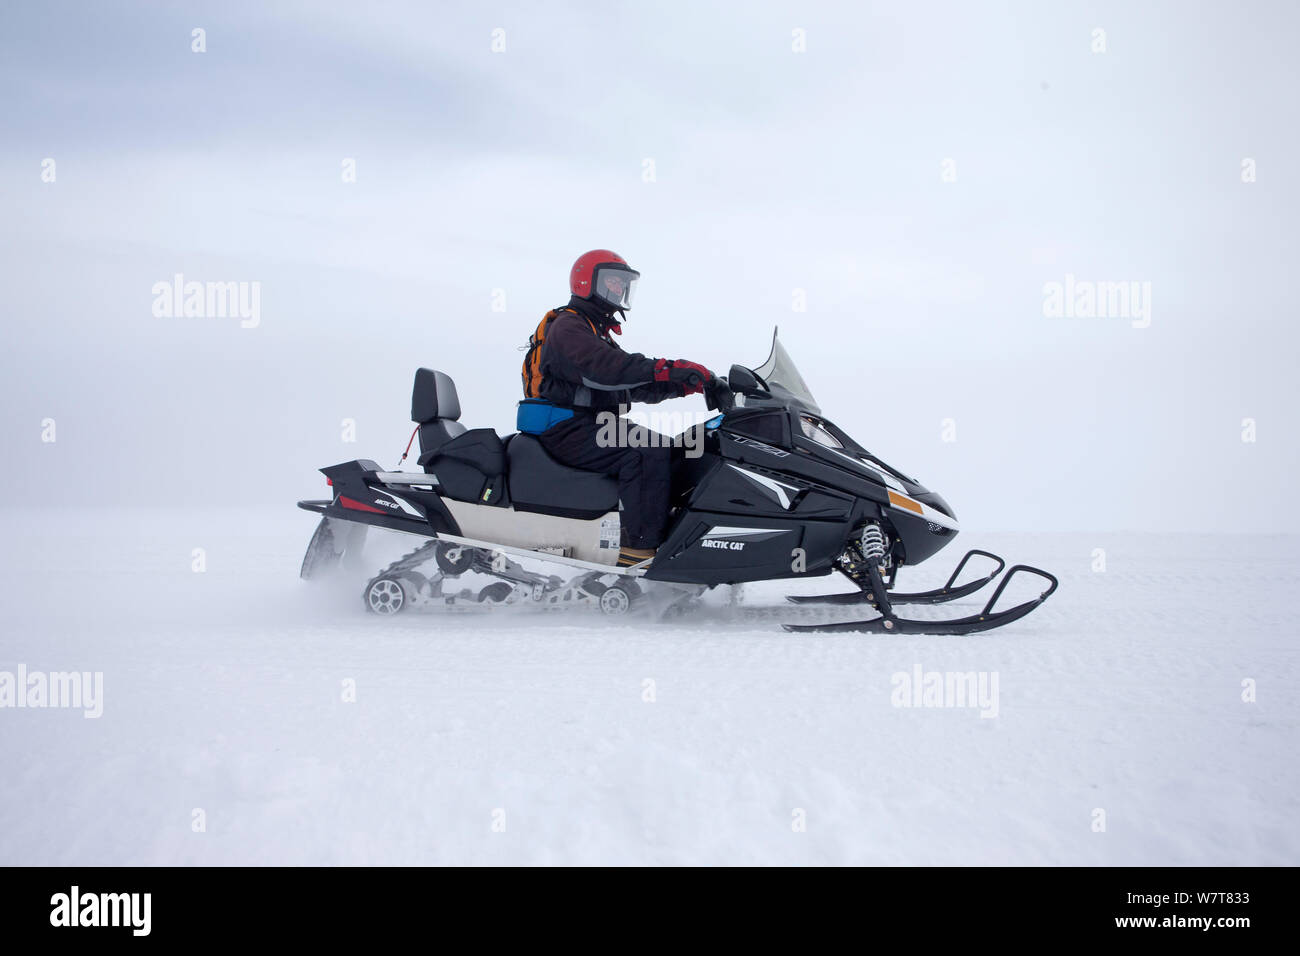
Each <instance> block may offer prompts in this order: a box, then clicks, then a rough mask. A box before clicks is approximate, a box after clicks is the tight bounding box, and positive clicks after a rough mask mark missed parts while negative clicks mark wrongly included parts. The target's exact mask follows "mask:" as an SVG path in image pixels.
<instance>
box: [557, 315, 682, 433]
mask: <svg viewBox="0 0 1300 956" xmlns="http://www.w3.org/2000/svg"><path fill="white" fill-rule="evenodd" d="M563 309H564V310H565V311H561V312H558V314H557V315H556V316H555V318H553V319H552V320H551V322H550V325H549V326H547V329H546V341H545V342H544V343H543V344H542V355H541V363H540V364H541V371H542V383H541V386H540V388H539V391H540V393H541V396H542V398H544V399H546V400H547V401H548V402H552V403H554V404H556V405H561V406H563V407H565V408H577V409H590V410H592V411H605V410H613V409H617V408H618V407H619V406H627V405H630V404H632V403H633V402H651V403H653V402H662V401H663V400H664V399H666V398H676V397H678V396H680V395H681V394H682V388H681V386H680V385H676V384H674V383H671V382H656V381H655V362H656V361H657V360H656V359H652V358H646V357H645V356H644V355H642V354H641V353H639V352H624V351H623V350H622V349H621V348H619V347H618V344H617V343H615V342H614V340H613V339H612V338H610V332H609V327H610V326H611V325H613V324H614V323H615V322H616V320H615V319H614V318H613V317H612V316H611V315H609V314H607V313H604V312H601V311H599V310H598V309H596V308H594V307H593V306H592V305H591V304H590V303H589V302H586V301H585V300H583V299H578V298H576V297H575V298H573V299H571V300H570V301H569V304H568V305H567V306H563ZM570 310H572V311H570Z"/></svg>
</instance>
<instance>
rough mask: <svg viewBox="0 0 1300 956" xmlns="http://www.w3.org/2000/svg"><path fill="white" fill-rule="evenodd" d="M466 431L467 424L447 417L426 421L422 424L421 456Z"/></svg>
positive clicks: (435, 449)
mask: <svg viewBox="0 0 1300 956" xmlns="http://www.w3.org/2000/svg"><path fill="white" fill-rule="evenodd" d="M465 431H466V429H465V426H464V425H462V424H461V423H460V422H453V421H451V420H450V419H446V418H440V419H438V420H437V421H432V422H425V423H424V424H423V425H421V426H420V457H421V458H423V457H424V456H425V455H427V454H428V453H429V452H432V451H437V450H438V449H439V448H441V447H442V446H443V445H445V444H447V442H449V441H451V440H452V439H453V438H456V437H457V436H459V435H463V434H465Z"/></svg>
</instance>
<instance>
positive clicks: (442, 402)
mask: <svg viewBox="0 0 1300 956" xmlns="http://www.w3.org/2000/svg"><path fill="white" fill-rule="evenodd" d="M458 418H460V397H459V396H458V395H457V394H456V383H455V382H453V381H452V380H451V376H450V375H448V374H447V373H446V372H438V371H435V370H434V369H431V368H421V369H416V372H415V387H414V388H412V389H411V421H413V422H415V423H416V424H417V425H424V424H426V423H427V422H432V421H437V420H438V419H449V420H451V421H453V422H454V421H456V419H458Z"/></svg>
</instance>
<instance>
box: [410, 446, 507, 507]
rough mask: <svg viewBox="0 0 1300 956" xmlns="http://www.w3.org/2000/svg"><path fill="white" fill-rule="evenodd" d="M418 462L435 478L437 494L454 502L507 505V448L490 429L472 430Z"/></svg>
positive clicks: (425, 455)
mask: <svg viewBox="0 0 1300 956" xmlns="http://www.w3.org/2000/svg"><path fill="white" fill-rule="evenodd" d="M419 463H420V464H421V465H422V466H423V467H424V470H425V471H426V472H428V473H429V474H432V475H435V476H437V479H438V491H439V493H440V494H443V495H446V496H447V497H448V498H454V499H456V500H457V501H470V502H473V503H474V504H480V505H499V506H501V507H503V508H504V507H505V506H506V505H508V504H510V495H509V492H508V489H507V488H506V449H505V443H504V442H502V441H501V436H500V435H498V434H497V433H496V432H495V431H493V430H492V429H491V428H471V429H470V430H469V431H465V432H462V433H461V434H459V435H456V436H455V437H453V438H450V439H448V440H447V441H445V442H443V443H442V444H441V445H439V446H438V447H437V448H435V449H433V451H426V452H424V453H422V454H421V455H420V458H419Z"/></svg>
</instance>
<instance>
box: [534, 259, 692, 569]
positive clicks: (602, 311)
mask: <svg viewBox="0 0 1300 956" xmlns="http://www.w3.org/2000/svg"><path fill="white" fill-rule="evenodd" d="M639 276H640V273H639V272H637V271H636V270H635V269H633V268H631V267H630V266H629V265H628V264H627V262H626V260H624V259H623V257H622V256H619V255H617V254H616V253H613V252H610V251H609V250H608V249H593V250H592V251H591V252H587V253H583V254H582V255H581V256H579V257H578V260H577V261H576V262H575V263H574V264H573V269H572V270H571V271H570V272H569V292H570V293H571V296H570V298H569V302H568V304H567V305H563V306H560V307H559V308H557V309H553V310H552V311H550V312H547V313H546V315H545V316H544V317H543V319H542V321H541V323H540V324H539V325H538V326H537V331H536V332H535V333H534V335H533V337H532V339H531V341H530V343H529V346H530V347H529V350H528V357H527V358H526V359H525V360H524V375H523V378H524V397H525V398H531V399H543V400H544V401H545V402H548V403H550V405H551V406H553V409H552V410H550V413H549V417H548V419H547V420H546V421H545V422H544V423H543V424H544V426H547V427H545V429H544V430H541V431H535V432H534V433H535V434H537V436H538V440H539V441H540V442H541V443H542V447H543V448H545V449H546V451H547V452H548V453H549V454H550V456H551V457H552V458H554V459H555V460H556V461H558V462H560V463H561V464H564V465H568V466H569V467H571V468H581V469H583V470H585V471H596V472H601V473H603V474H607V475H611V476H613V477H616V478H617V479H618V485H619V499H620V500H621V501H622V504H623V512H622V522H621V523H622V528H623V535H624V538H623V542H622V545H623V546H622V548H621V550H620V552H619V559H618V563H619V564H620V565H621V566H623V567H627V566H630V565H634V564H639V563H640V562H642V561H647V560H649V559H650V558H652V557H654V553H655V549H656V548H657V547H658V546H659V545H660V544H661V543H662V542H663V537H664V524H665V523H666V521H667V518H668V503H669V491H670V488H669V486H670V475H671V465H672V448H671V447H670V440H669V439H666V438H663V436H658V435H653V436H650V437H651V438H653V439H655V440H652V441H638V442H637V443H636V447H622V446H619V445H618V444H616V443H611V442H610V441H609V435H610V434H611V431H614V430H612V429H609V428H603V429H602V427H601V423H602V422H607V421H608V416H609V414H613V415H618V414H620V413H621V412H625V411H627V409H628V407H629V406H630V405H631V403H632V402H650V403H654V402H662V401H663V400H664V399H667V398H677V397H679V396H684V395H693V394H698V393H700V392H703V391H704V388H705V386H706V385H708V384H709V383H710V382H712V380H713V373H712V372H710V371H709V370H708V369H707V368H705V367H704V366H703V365H700V364H699V363H698V362H688V361H685V360H684V359H676V360H671V359H656V358H647V357H646V356H644V355H641V354H640V353H637V352H624V351H623V350H622V349H621V348H620V347H619V346H618V344H617V343H616V342H615V341H614V339H613V338H612V336H613V335H622V334H623V330H622V323H623V322H625V321H627V315H626V313H627V310H628V309H630V308H631V307H632V292H633V290H634V289H635V287H636V280H637V279H638V278H639ZM525 404H527V403H525ZM521 408H522V406H521ZM602 412H603V413H606V414H605V415H601V413H602ZM598 415H599V416H601V418H600V420H599V421H598V418H597V416H598ZM620 424H622V423H620ZM521 428H522V424H521ZM637 428H638V426H636V425H631V424H629V425H628V426H627V429H626V430H625V429H623V428H619V429H617V431H616V433H617V434H620V435H622V434H628V433H629V431H631V430H635V429H637ZM627 445H628V446H631V445H632V443H631V442H628V443H627Z"/></svg>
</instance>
